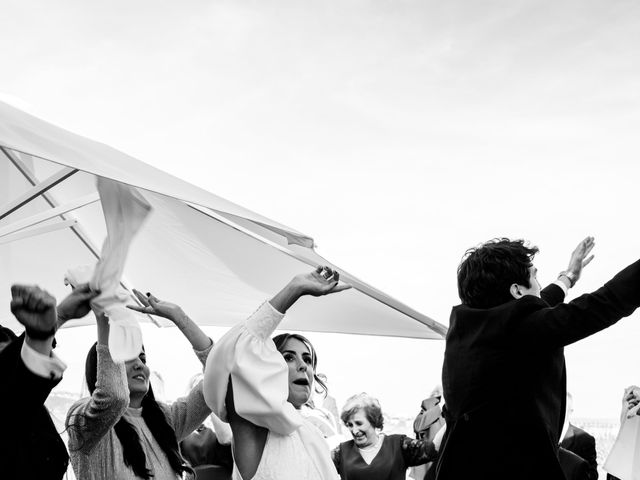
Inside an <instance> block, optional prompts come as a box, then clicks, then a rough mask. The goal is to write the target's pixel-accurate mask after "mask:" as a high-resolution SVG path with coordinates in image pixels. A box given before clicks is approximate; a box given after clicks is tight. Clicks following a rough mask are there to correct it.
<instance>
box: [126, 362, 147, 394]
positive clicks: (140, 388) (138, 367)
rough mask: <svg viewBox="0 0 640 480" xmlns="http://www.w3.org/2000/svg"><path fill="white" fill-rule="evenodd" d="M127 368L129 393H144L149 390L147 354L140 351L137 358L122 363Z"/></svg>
mask: <svg viewBox="0 0 640 480" xmlns="http://www.w3.org/2000/svg"><path fill="white" fill-rule="evenodd" d="M124 365H125V368H126V370H127V383H128V384H129V394H130V395H131V394H146V393H147V392H148V391H149V374H150V372H149V367H147V355H146V354H145V353H144V352H140V355H138V357H137V358H134V359H133V360H129V361H128V362H125V363H124Z"/></svg>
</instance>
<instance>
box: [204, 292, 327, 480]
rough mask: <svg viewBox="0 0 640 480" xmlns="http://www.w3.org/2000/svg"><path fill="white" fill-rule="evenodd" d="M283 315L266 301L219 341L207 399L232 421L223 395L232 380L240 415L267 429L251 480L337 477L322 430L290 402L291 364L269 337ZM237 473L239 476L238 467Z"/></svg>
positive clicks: (210, 366) (207, 374) (209, 371)
mask: <svg viewBox="0 0 640 480" xmlns="http://www.w3.org/2000/svg"><path fill="white" fill-rule="evenodd" d="M283 317H284V315H283V314H281V313H280V312H278V311H277V310H275V309H274V308H273V307H272V306H271V304H270V303H269V302H265V303H263V304H262V305H261V306H260V308H258V310H257V311H256V312H255V313H254V314H253V315H251V316H250V317H249V318H248V319H247V320H245V321H244V322H242V323H240V324H238V325H236V326H234V327H233V328H232V329H231V330H229V332H227V334H226V335H224V336H223V337H222V338H221V339H220V340H219V341H218V342H217V343H216V344H215V346H214V347H213V350H212V351H211V354H210V355H209V358H208V359H207V365H206V368H205V372H204V398H205V401H206V402H207V404H208V405H209V407H210V408H211V410H212V411H213V413H215V414H216V415H218V417H220V418H221V419H222V420H224V421H228V420H227V409H226V407H225V397H226V394H227V387H228V384H229V379H231V381H232V383H233V400H234V403H235V409H236V412H237V413H238V415H240V416H241V417H243V418H245V419H246V420H249V421H250V422H252V423H254V424H255V425H258V426H261V427H264V428H266V429H268V430H269V436H268V438H267V444H266V445H265V450H264V452H263V455H262V458H261V460H260V465H259V466H258V470H257V472H256V475H255V476H254V477H253V480H271V479H276V478H277V479H280V480H288V479H289V478H291V479H294V478H295V479H297V480H327V479H336V478H338V476H337V472H336V469H335V466H334V465H333V462H332V461H331V458H330V454H329V448H328V446H327V444H326V442H325V441H324V439H323V438H322V435H321V434H320V432H319V430H318V429H317V428H316V427H314V426H313V425H312V424H311V423H309V422H308V421H306V420H305V419H304V418H303V417H302V415H301V414H300V412H299V411H298V410H296V409H295V408H294V407H293V405H291V404H290V403H289V402H288V401H287V398H288V396H289V373H288V367H287V364H286V362H285V361H284V358H283V357H282V355H281V354H280V352H278V350H276V347H275V344H274V343H273V341H272V340H271V338H270V336H271V334H272V333H273V331H274V330H275V329H276V327H277V326H278V324H279V323H280V321H282V319H283ZM274 475H275V476H274ZM287 475H288V476H287ZM234 476H235V478H237V479H240V476H239V474H238V473H237V471H236V472H235V473H234ZM246 480H249V479H246Z"/></svg>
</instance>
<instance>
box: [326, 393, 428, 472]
mask: <svg viewBox="0 0 640 480" xmlns="http://www.w3.org/2000/svg"><path fill="white" fill-rule="evenodd" d="M340 418H341V419H342V421H343V422H344V424H345V425H346V426H347V428H348V429H349V432H350V433H351V435H352V436H353V440H349V441H348V442H343V443H341V444H340V445H339V446H338V447H337V448H336V449H335V450H334V451H333V453H332V457H333V463H334V464H335V466H336V468H337V469H338V473H339V474H340V477H341V478H342V480H404V479H405V477H406V471H407V468H408V467H411V466H415V465H421V464H423V463H427V462H430V461H433V460H435V459H436V457H437V452H436V448H435V446H434V444H433V442H431V441H429V440H414V439H412V438H409V437H407V436H406V435H385V434H383V433H382V432H381V430H382V426H383V418H382V410H381V408H380V403H379V402H378V400H377V399H375V398H373V397H372V396H370V395H368V394H366V393H360V394H358V395H354V396H353V397H351V398H349V400H347V403H346V405H345V406H344V408H343V409H342V413H341V415H340Z"/></svg>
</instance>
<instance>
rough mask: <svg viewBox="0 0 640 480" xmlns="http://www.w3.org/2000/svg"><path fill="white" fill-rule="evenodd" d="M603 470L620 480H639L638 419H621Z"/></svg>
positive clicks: (639, 430)
mask: <svg viewBox="0 0 640 480" xmlns="http://www.w3.org/2000/svg"><path fill="white" fill-rule="evenodd" d="M604 469H605V471H607V472H608V473H610V474H611V475H613V476H615V477H618V478H619V479H620V480H640V417H638V416H634V417H632V418H626V417H624V418H623V420H622V425H621V426H620V432H619V433H618V437H617V438H616V442H615V443H614V444H613V448H612V449H611V452H610V453H609V456H608V457H607V461H606V462H605V464H604Z"/></svg>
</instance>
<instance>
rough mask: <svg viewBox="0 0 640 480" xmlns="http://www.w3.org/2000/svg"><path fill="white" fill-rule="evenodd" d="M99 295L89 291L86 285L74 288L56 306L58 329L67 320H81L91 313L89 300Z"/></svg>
mask: <svg viewBox="0 0 640 480" xmlns="http://www.w3.org/2000/svg"><path fill="white" fill-rule="evenodd" d="M99 294H100V292H99V291H94V290H91V288H90V287H89V284H88V283H83V284H82V285H78V286H77V287H75V288H74V289H73V290H72V291H71V293H70V294H69V295H67V296H66V297H65V298H64V300H62V301H61V302H60V304H59V305H58V327H60V326H62V324H64V323H65V322H66V321H67V320H73V319H76V318H82V317H84V316H85V315H86V314H87V313H89V312H90V311H91V300H93V299H94V298H95V297H97V296H98V295H99Z"/></svg>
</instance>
